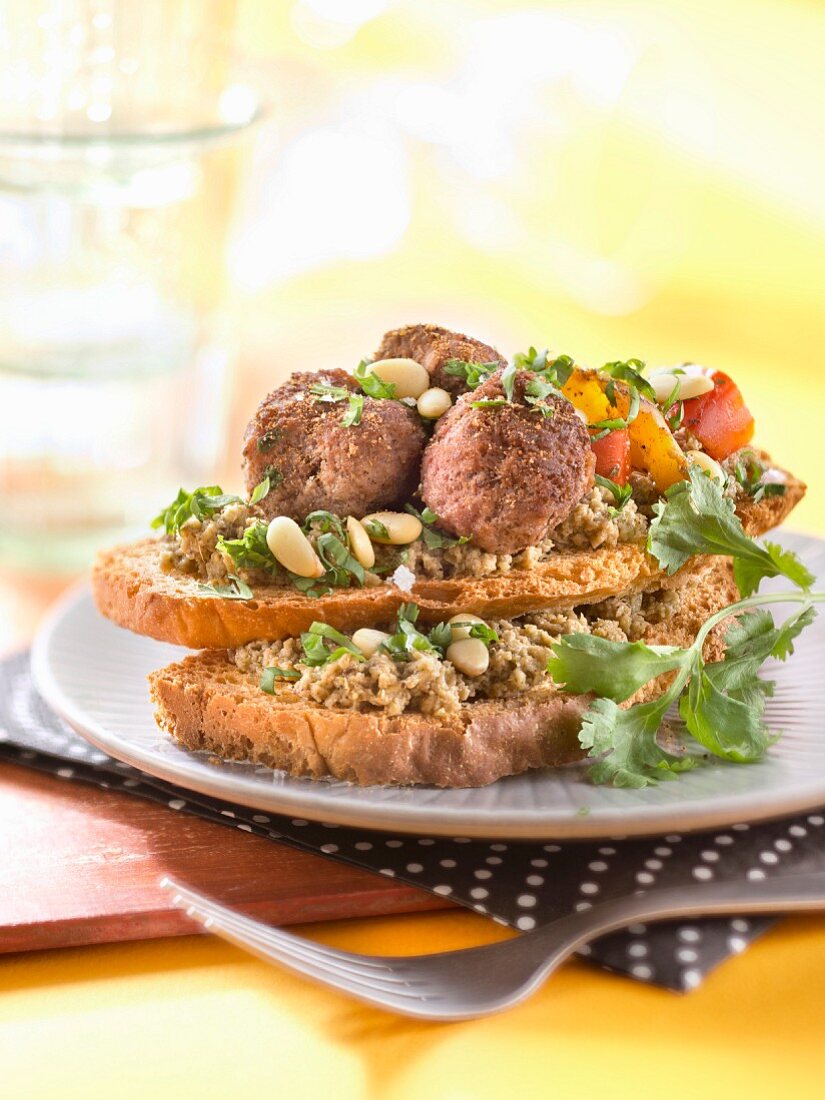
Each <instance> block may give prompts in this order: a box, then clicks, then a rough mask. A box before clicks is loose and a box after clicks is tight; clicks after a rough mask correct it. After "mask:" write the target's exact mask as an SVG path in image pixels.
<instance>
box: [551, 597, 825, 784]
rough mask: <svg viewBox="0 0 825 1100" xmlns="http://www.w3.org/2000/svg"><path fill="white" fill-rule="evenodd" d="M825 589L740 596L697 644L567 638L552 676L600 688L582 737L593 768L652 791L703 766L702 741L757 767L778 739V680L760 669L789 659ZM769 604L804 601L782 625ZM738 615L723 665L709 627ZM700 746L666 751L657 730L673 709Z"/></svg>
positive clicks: (572, 686) (576, 688)
mask: <svg viewBox="0 0 825 1100" xmlns="http://www.w3.org/2000/svg"><path fill="white" fill-rule="evenodd" d="M823 601H825V592H821V593H799V592H782V593H777V594H775V595H771V596H761V597H760V596H754V597H751V598H749V599H745V600H740V601H739V602H738V603H735V604H732V605H731V606H730V607H726V608H723V609H722V610H721V611H718V612H717V613H716V614H714V615H712V616H711V617H710V618H709V619H708V620H707V622H705V623H704V625H703V626H702V628H701V629H700V630H699V632H698V634H697V635H696V638H695V640H694V642H693V644H692V645H691V646H689V647H688V648H686V649H680V648H678V647H676V646H648V645H646V644H645V643H643V642H633V643H629V642H624V643H622V642H612V641H609V640H607V639H605V638H599V637H597V636H595V635H588V634H568V635H566V636H565V637H563V638H561V639H559V641H558V642H556V643H555V644H554V646H553V656H552V657H551V658H550V660H549V662H548V672H549V673H550V675H551V676H552V678H553V679H554V680H555V681H556V682H557V683H558V684H561V685H563V687H564V689H565V690H566V691H571V692H574V693H576V694H585V693H588V692H593V693H594V694H596V695H597V696H599V698H597V699H596V700H595V702H594V703H592V704H591V706H590V707H589V709H588V710H587V711H586V713H585V715H584V720H583V724H582V729H581V732H580V734H579V741H580V743H581V745H582V747H583V748H585V749H587V750H588V754H589V756H591V757H593V758H597V759H596V763H594V765H593V766H592V768H591V771H590V774H591V777H592V778H593V780H594V782H596V783H610V784H612V785H613V786H616V787H644V786H647V785H648V784H650V783H655V782H656V781H657V780H659V779H671V778H673V777H674V776H675V775H676V774H677V773H678V772H681V771H684V770H686V769H688V768H691V767H694V766H695V765H696V764H697V763H698V762H699V759H698V757H697V756H696V755H695V752H696V747H697V746H701V747H702V748H704V749H705V750H706V751H707V752H709V753H711V754H713V755H714V756H717V757H720V758H722V759H724V760H729V761H733V762H735V763H750V762H752V761H755V760H758V759H760V758H761V757H762V756H763V755H764V752H765V750H766V749H767V747H768V746H769V745H770V744H771V743H772V741H773V740H774V737H773V735H772V734H771V733H770V731H769V730H768V728H767V726H766V725H765V722H764V708H765V698H766V697H767V696H768V695H770V694H771V691H772V685H771V684H770V683H769V682H768V681H763V680H760V679H759V677H758V675H757V674H758V670H759V668H760V666H761V665H762V663H763V661H764V660H765V659H766V658H767V657H774V658H776V659H778V660H783V661H784V660H785V659H786V658H787V657H788V656H789V655H790V654H791V653H792V652H793V642H794V639H795V638H796V637H797V636H798V635H799V633H800V632H801V631H802V630H803V629H804V628H805V627H806V626H808V625H809V624H810V623H811V622H812V621H813V618H814V609H813V607H812V606H811V605H812V603H813V602H823ZM764 603H801V604H803V607H802V609H801V610H800V611H798V612H796V613H795V614H794V615H792V616H791V617H790V618H789V619H787V620H786V621H785V622H784V623H783V624H782V625H781V626H779V627H777V626H776V625H775V624H774V621H773V618H772V617H771V615H770V614H769V613H768V612H767V611H765V610H763V609H762V608H761V607H760V608H759V610H753V611H752V610H750V609H751V608H756V607H757V606H758V605H761V604H764ZM731 616H735V619H734V622H733V623H732V624H731V625H730V626H729V627H728V630H727V633H726V636H725V641H726V646H727V648H726V652H725V657H724V659H723V660H722V661H716V662H712V663H710V664H706V663H705V662H704V660H703V658H702V646H703V644H704V641H705V639H706V638H707V635H708V633H709V632H710V630H712V629H713V627H714V626H716V625H717V624H718V623H720V622H722V621H723V620H725V619H727V618H730V617H731ZM668 672H675V673H676V675H675V677H674V679H673V681H672V683H671V684H670V686H669V687H668V689H667V691H665V692H664V694H663V695H661V696H660V697H659V698H658V699H654V700H651V701H650V702H647V703H637V704H636V705H634V706H631V707H627V708H622V707H620V706H619V705H618V704H619V703H622V702H624V701H625V700H627V699H629V698H630V697H631V695H633V694H634V693H635V692H636V691H638V689H639V688H641V687H642V686H644V685H645V684H647V683H649V682H650V681H651V680H653V679H655V678H656V677H658V676H661V675H662V674H663V673H668ZM677 702H678V706H679V714H680V716H681V718H682V721H683V722H684V724H685V728H686V731H687V733H688V734H690V736H691V737H692V738H693V741H694V742H695V743H696V744H695V745H694V748H693V750H692V754H691V753H690V752H689V753H688V754H686V755H682V754H679V753H673V752H670V751H668V750H666V749H664V748H663V747H662V746H661V745H660V744H659V741H658V734H659V731H660V729H661V728H662V725H663V723H664V721H665V715H666V712H667V711H668V709H669V708H670V706H671V705H672V704H674V703H677Z"/></svg>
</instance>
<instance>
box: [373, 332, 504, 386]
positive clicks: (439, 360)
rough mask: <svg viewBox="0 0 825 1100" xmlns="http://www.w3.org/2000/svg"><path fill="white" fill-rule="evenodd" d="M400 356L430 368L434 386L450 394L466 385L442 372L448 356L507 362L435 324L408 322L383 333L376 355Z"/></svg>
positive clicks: (488, 347) (490, 350) (385, 356)
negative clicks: (412, 323) (403, 325)
mask: <svg viewBox="0 0 825 1100" xmlns="http://www.w3.org/2000/svg"><path fill="white" fill-rule="evenodd" d="M399 358H403V359H415V360H416V362H418V363H420V364H421V365H422V367H425V368H426V370H427V371H428V372H429V375H430V378H431V379H432V384H433V385H434V386H440V387H441V388H442V389H444V390H447V391H448V392H449V393H452V394H459V393H464V392H465V391H466V389H467V386H466V385H465V382H464V379H463V378H461V377H458V378H457V377H456V376H455V375H452V374H445V372H444V364H445V363H446V362H447V360H448V359H463V360H465V361H466V362H468V363H498V364H499V365H500V366H502V367H504V366H506V365H507V361H506V360H505V359H502V357H501V356H500V355H499V353H498V352H497V351H496V349H495V348H491V347H490V346H489V345H488V344H482V343H481V341H480V340H473V339H472V338H471V337H469V336H463V335H462V334H461V333H460V332H450V330H449V329H446V328H439V326H438V325H407V326H406V327H405V328H396V329H393V330H392V332H387V333H385V334H384V338H383V340H382V341H381V346H380V347H379V349H378V351H377V352H376V353H375V359H399Z"/></svg>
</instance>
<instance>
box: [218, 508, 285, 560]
mask: <svg viewBox="0 0 825 1100" xmlns="http://www.w3.org/2000/svg"><path fill="white" fill-rule="evenodd" d="M267 526H268V525H267V524H266V523H262V522H261V521H260V520H259V521H257V522H256V523H253V524H250V526H249V527H247V528H246V530H245V531H244V533H243V535H242V536H241V537H240V538H239V539H225V538H223V536H221V537H220V538H219V539H218V545H217V549H218V550H219V551H221V552H222V553H226V554H228V555H229V557H230V558H231V559H232V561H233V562H234V564H235V566H236V567H238V568H239V569H262V570H264V571H265V572H267V573H277V572H278V569H279V566H278V563H277V561H276V560H275V557H274V556H273V553H272V551H271V550H270V549H269V546H268V544H267V541H266V532H267Z"/></svg>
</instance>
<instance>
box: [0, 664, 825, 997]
mask: <svg viewBox="0 0 825 1100" xmlns="http://www.w3.org/2000/svg"><path fill="white" fill-rule="evenodd" d="M0 759H7V760H12V761H14V762H15V763H18V764H24V765H27V766H29V767H32V768H37V769H38V770H40V771H45V772H48V773H51V774H53V775H55V776H57V777H58V778H60V779H64V780H79V781H82V782H87V783H94V784H96V785H97V786H99V787H103V788H105V789H112V790H120V791H122V792H124V793H128V794H133V795H138V796H140V797H142V798H147V799H151V800H152V801H154V802H161V803H166V805H167V806H168V807H169V808H170V810H173V811H178V812H181V811H183V812H188V813H194V814H198V815H199V816H201V817H205V818H207V819H209V820H211V821H217V822H220V823H221V824H224V825H227V826H230V827H234V828H236V829H242V830H244V831H246V832H250V833H256V834H258V835H259V836H264V837H271V838H273V839H276V840H280V841H283V842H286V843H288V844H293V845H295V846H296V847H299V848H304V849H307V850H309V851H312V852H315V853H318V852H320V853H323V854H325V855H328V856H330V857H331V858H333V859H342V860H345V861H348V862H350V863H354V864H357V865H358V866H360V867H364V868H367V869H368V870H372V871H377V872H378V873H379V874H382V875H388V876H390V877H397V878H399V879H403V880H404V881H405V882H408V883H411V884H412V885H415V886H420V887H422V888H423V889H425V890H431V891H433V893H436V894H440V895H442V896H445V897H449V898H451V899H452V900H453V901H456V902H458V903H460V904H461V905H465V906H467V907H468V908H471V909H474V910H475V911H476V912H478V913H482V914H484V915H485V916H488V917H490V918H492V919H493V920H495V921H498V922H499V923H500V924H506V925H510V926H511V927H513V928H517V929H521V930H522V931H529V930H530V929H531V928H535V927H536V925H538V924H542V923H544V922H547V921H551V920H553V919H555V918H556V917H560V916H563V915H564V914H566V913H570V912H571V911H573V910H576V909H579V910H581V909H587V908H589V907H590V906H592V905H594V904H596V903H597V902H599V901H603V900H607V899H608V898H614V897H619V896H622V895H627V894H628V893H633V892H636V893H639V892H641V891H644V890H647V889H651V888H653V887H659V886H663V887H673V886H679V885H680V884H687V883H690V882H696V881H700V882H701V881H709V880H711V879H729V878H730V879H732V878H748V879H751V880H758V879H763V878H766V877H767V876H768V875H775V874H783V873H785V874H789V873H799V872H803V871H811V870H823V869H825V843H823V840H825V815H824V814H823V813H809V814H802V815H798V816H796V817H793V818H788V819H784V820H781V821H773V822H768V823H761V824H754V825H749V824H748V823H746V822H741V823H738V824H736V825H733V826H731V827H730V828H727V829H718V830H715V831H713V832H710V833H693V834H685V835H682V834H668V835H667V836H663V837H650V838H643V839H640V840H638V839H637V840H609V841H607V840H606V841H592V842H591V841H587V842H583V841H579V842H568V843H564V844H561V843H559V844H551V843H547V844H542V843H533V842H524V843H522V842H513V841H509V842H507V843H502V842H496V841H482V840H470V839H468V838H467V837H451V838H443V837H428V836H408V835H399V836H393V835H390V834H388V833H378V832H364V831H362V830H359V829H348V828H344V827H343V826H336V825H330V824H324V823H316V822H309V821H305V820H303V819H302V818H288V817H280V816H274V815H270V814H263V813H256V812H254V811H253V810H250V809H248V808H247V807H244V806H238V805H233V804H230V803H226V802H221V801H219V800H217V799H213V798H210V797H208V796H205V795H200V794H195V793H193V792H190V791H187V790H183V789H181V788H178V787H174V786H173V785H171V784H169V783H164V782H162V781H161V780H157V779H154V778H153V777H152V776H149V775H146V774H144V773H142V772H139V771H137V770H136V769H134V768H132V767H130V766H129V765H128V764H123V763H121V762H120V761H116V760H113V759H111V757H108V756H106V754H105V753H102V752H100V751H99V750H98V749H96V748H94V747H93V746H92V745H90V744H88V743H87V742H86V741H84V740H83V739H82V738H81V737H79V736H78V735H77V734H75V733H74V732H73V731H72V730H71V729H70V728H69V727H68V726H67V725H66V724H65V723H64V722H62V721H61V720H60V719H59V718H58V717H57V716H56V715H54V714H53V713H52V711H51V710H50V709H49V708H48V707H47V706H46V704H45V703H44V702H43V701H42V700H41V699H40V697H39V696H38V695H37V694H36V693H35V691H34V690H33V688H32V685H31V679H30V676H29V664H28V657H27V655H26V654H19V655H17V656H15V657H12V658H11V659H9V660H7V661H5V662H3V663H2V664H0ZM770 924H771V921H770V920H769V919H767V918H764V917H759V918H756V917H754V918H747V919H746V918H743V917H737V918H735V919H718V918H714V919H708V920H691V921H690V922H688V923H682V922H678V921H673V922H668V923H661V924H651V925H649V926H648V925H643V924H636V925H631V927H630V928H628V929H627V930H626V931H624V932H620V933H616V934H614V935H611V936H606V937H604V938H603V939H601V940H599V941H598V942H597V943H594V944H593V945H591V946H590V947H588V948H585V949H583V950H582V952H581V954H582V955H586V956H587V957H588V958H589V959H590V960H591V961H593V962H594V963H598V964H599V965H600V966H602V967H604V968H606V969H608V970H612V971H616V972H618V973H622V974H626V975H628V976H630V977H632V978H635V979H637V980H639V981H643V982H650V983H654V984H656V985H662V986H666V987H668V988H670V989H677V990H689V989H693V988H695V987H696V986H697V985H699V984H700V983H701V981H702V980H703V978H704V976H705V975H706V974H707V973H708V972H709V971H710V970H711V969H713V967H714V966H716V965H717V964H718V963H720V962H721V961H722V960H723V959H725V958H727V957H728V956H730V955H731V954H735V953H738V952H740V951H744V950H745V948H746V947H747V946H748V944H749V943H750V942H751V941H752V940H753V939H755V938H756V937H757V936H758V935H760V934H761V933H762V932H763V931H764V930H765V929H766V928H768V927H769V926H770Z"/></svg>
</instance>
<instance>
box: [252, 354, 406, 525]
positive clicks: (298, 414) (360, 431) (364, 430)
mask: <svg viewBox="0 0 825 1100" xmlns="http://www.w3.org/2000/svg"><path fill="white" fill-rule="evenodd" d="M317 382H324V383H327V384H328V385H330V386H341V387H342V388H344V389H346V390H351V391H352V392H353V393H359V392H360V387H359V386H358V383H357V382H356V381H355V380H354V379H353V378H352V376H351V375H349V374H347V373H346V372H345V371H342V370H328V371H320V372H317V373H314V372H306V373H298V374H293V375H292V376H291V377H290V379H289V380H288V381H287V382H285V383H284V385H283V386H279V387H278V389H276V390H273V391H272V393H270V394H269V395H268V396H267V397H266V398H265V399H264V401H263V402H262V403H261V404H260V405H259V407H258V410H257V412H256V413H255V415H254V417H253V418H252V420H251V421H250V422H249V425H248V426H247V429H246V434H245V436H244V448H243V461H244V479H245V482H246V487H247V489H248V490H249V491H250V492H251V491H252V489H253V488H254V487H255V485H257V484H258V482H259V481H261V480H262V479H263V478H264V477H265V476H267V475H268V476H269V478H270V481H271V484H272V488H271V489H270V491H269V493H268V494H267V495H266V496H265V497H264V498H263V500H262V501H261V502H260V507H261V509H262V510H263V512H264V513H265V515H266V516H267V518H271V517H273V516H278V515H281V516H291V517H292V518H293V519H295V520H298V521H303V520H304V518H305V517H306V516H307V515H308V514H309V513H310V512H313V511H315V510H316V509H326V510H327V511H330V512H335V513H337V514H338V515H341V516H347V515H354V516H363V515H364V514H365V513H367V512H371V511H374V510H376V509H379V508H391V507H394V506H396V505H401V504H403V503H404V501H406V500H408V499H409V497H410V495H411V493H412V492H413V491H414V490H415V487H416V484H417V482H418V471H419V466H420V462H421V454H422V452H423V450H424V444H425V442H426V433H425V431H424V428H423V427H422V425H421V421H420V419H419V417H418V414H417V413H416V411H415V409H410V408H408V407H407V406H406V405H402V404H400V403H399V402H398V401H387V400H376V399H375V398H372V397H366V396H364V405H363V410H362V412H361V421H360V423H359V424H353V425H351V426H350V427H347V426H346V425H344V423H343V417H344V414H345V412H346V410H347V405H346V402H343V401H340V402H330V401H317V400H315V399H314V398H313V395H312V394H310V392H309V387H310V386H311V385H313V384H314V383H317Z"/></svg>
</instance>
